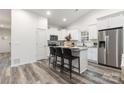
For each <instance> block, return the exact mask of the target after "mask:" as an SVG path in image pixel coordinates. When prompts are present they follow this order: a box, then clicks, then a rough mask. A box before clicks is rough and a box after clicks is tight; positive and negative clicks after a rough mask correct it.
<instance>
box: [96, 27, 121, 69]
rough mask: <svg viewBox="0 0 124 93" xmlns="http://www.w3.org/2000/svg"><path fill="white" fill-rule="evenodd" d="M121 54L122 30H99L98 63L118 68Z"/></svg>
mask: <svg viewBox="0 0 124 93" xmlns="http://www.w3.org/2000/svg"><path fill="white" fill-rule="evenodd" d="M122 53H123V28H122V27H119V28H112V29H106V30H99V32H98V63H99V64H102V65H107V66H111V67H116V68H120V65H121V56H122Z"/></svg>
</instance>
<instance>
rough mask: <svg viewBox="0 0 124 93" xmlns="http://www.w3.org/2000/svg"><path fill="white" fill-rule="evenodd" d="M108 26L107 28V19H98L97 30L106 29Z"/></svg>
mask: <svg viewBox="0 0 124 93" xmlns="http://www.w3.org/2000/svg"><path fill="white" fill-rule="evenodd" d="M108 26H109V17H105V18H100V19H98V24H97V27H98V30H101V29H107V28H108Z"/></svg>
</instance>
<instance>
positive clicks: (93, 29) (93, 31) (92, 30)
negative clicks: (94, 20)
mask: <svg viewBox="0 0 124 93" xmlns="http://www.w3.org/2000/svg"><path fill="white" fill-rule="evenodd" d="M88 30H89V31H88V32H89V39H98V30H97V25H96V24H94V25H90V26H89V27H88Z"/></svg>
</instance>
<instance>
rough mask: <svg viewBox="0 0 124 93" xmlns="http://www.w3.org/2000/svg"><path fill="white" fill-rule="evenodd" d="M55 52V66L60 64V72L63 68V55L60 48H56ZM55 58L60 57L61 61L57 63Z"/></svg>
mask: <svg viewBox="0 0 124 93" xmlns="http://www.w3.org/2000/svg"><path fill="white" fill-rule="evenodd" d="M55 50H56V52H55V55H56V64H57V62H61V63H60V64H61V71H62V68H63V53H62V49H61V48H60V47H56V48H55ZM57 57H60V58H61V61H58V59H57ZM56 64H55V65H56Z"/></svg>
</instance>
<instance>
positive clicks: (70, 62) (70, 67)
mask: <svg viewBox="0 0 124 93" xmlns="http://www.w3.org/2000/svg"><path fill="white" fill-rule="evenodd" d="M69 70H70V79H71V78H72V60H69Z"/></svg>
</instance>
